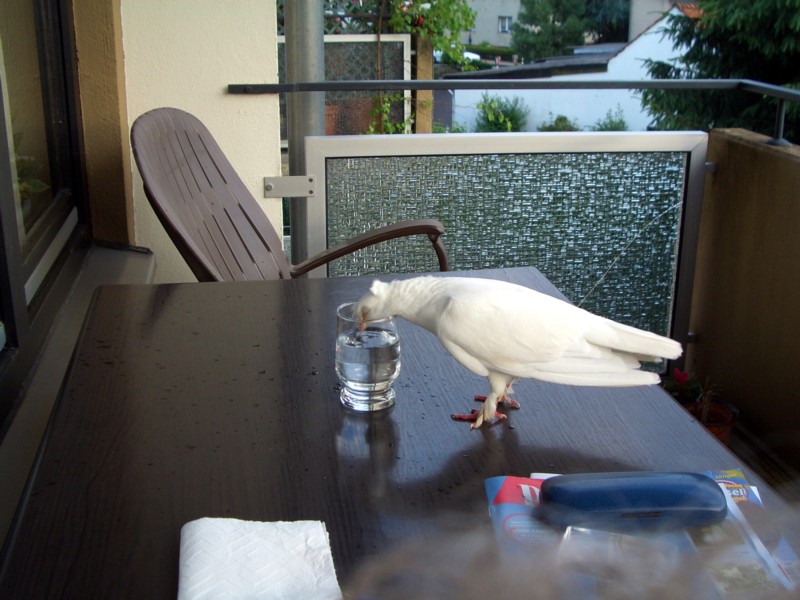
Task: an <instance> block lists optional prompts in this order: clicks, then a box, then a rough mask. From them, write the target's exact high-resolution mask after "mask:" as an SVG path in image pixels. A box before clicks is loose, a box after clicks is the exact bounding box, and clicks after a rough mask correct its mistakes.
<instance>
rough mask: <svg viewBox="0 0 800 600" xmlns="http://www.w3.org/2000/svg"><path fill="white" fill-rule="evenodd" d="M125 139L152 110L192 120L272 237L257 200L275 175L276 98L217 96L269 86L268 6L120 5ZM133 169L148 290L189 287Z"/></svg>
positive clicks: (213, 2)
mask: <svg viewBox="0 0 800 600" xmlns="http://www.w3.org/2000/svg"><path fill="white" fill-rule="evenodd" d="M121 7H122V11H121V14H122V39H123V47H124V52H125V88H126V100H127V108H128V130H130V126H131V125H132V124H133V121H134V120H135V119H136V117H138V116H139V115H140V114H142V113H144V112H146V111H148V110H150V109H153V108H157V107H160V106H173V107H176V108H181V109H183V110H186V111H188V112H190V113H193V114H194V115H196V116H197V117H198V118H199V119H200V120H201V121H203V122H204V123H205V124H206V126H207V127H208V128H209V129H210V130H211V132H212V133H213V134H214V137H215V138H216V139H217V141H218V142H219V144H220V146H221V147H222V149H223V150H224V151H225V153H226V154H227V155H228V158H229V159H230V161H231V163H232V164H233V165H234V167H235V168H236V169H237V171H238V172H239V175H240V176H241V177H242V179H243V181H244V182H245V184H246V185H247V186H248V187H249V189H250V190H251V192H252V193H253V195H254V196H255V197H256V198H257V199H258V200H259V201H260V202H261V205H262V207H263V208H264V210H265V211H266V213H267V215H268V217H269V218H270V220H271V221H272V223H273V224H275V226H276V227H280V226H281V219H282V217H281V214H282V213H281V201H280V199H269V200H265V199H263V191H262V190H263V183H262V179H263V177H264V176H276V175H280V173H281V167H280V145H279V144H280V141H279V135H280V127H279V125H280V115H279V109H278V98H277V96H269V95H256V96H240V95H229V94H227V93H226V88H227V85H228V84H230V83H277V81H278V60H277V34H276V11H275V1H274V0H225V2H219V1H218V0H122V4H121ZM131 163H132V165H133V168H132V171H133V192H134V198H133V208H134V223H135V238H136V239H135V242H136V244H139V245H142V246H147V247H149V248H150V249H152V250H153V251H154V252H155V254H156V264H157V268H156V282H166V281H192V280H194V276H193V275H192V273H191V271H190V270H189V268H188V267H187V266H186V265H185V263H184V261H183V259H182V258H181V257H180V255H179V254H178V253H177V251H176V250H175V248H174V246H173V244H172V242H170V240H169V238H168V237H167V235H166V233H165V232H164V230H163V228H162V227H161V224H160V223H159V222H158V219H157V218H156V216H155V213H154V212H153V211H152V209H151V208H150V205H149V203H148V202H147V199H146V198H145V196H144V192H143V190H142V184H141V179H140V177H139V173H138V171H137V170H136V166H135V164H133V160H132V159H131Z"/></svg>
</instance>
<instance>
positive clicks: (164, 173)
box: [131, 108, 290, 281]
mask: <svg viewBox="0 0 800 600" xmlns="http://www.w3.org/2000/svg"><path fill="white" fill-rule="evenodd" d="M131 142H132V145H133V150H134V157H135V159H136V163H137V165H138V166H139V171H140V172H141V174H142V180H143V182H144V187H145V193H146V195H147V198H148V200H149V201H150V203H151V205H152V206H153V208H154V210H155V212H156V214H157V215H158V218H159V220H160V221H161V223H162V224H163V225H164V228H165V229H166V230H167V232H168V234H169V236H170V238H171V239H172V241H173V242H174V243H175V245H176V247H177V248H178V250H179V251H180V253H181V255H182V256H183V257H184V259H185V260H186V262H187V263H188V264H189V266H190V267H191V269H192V271H193V272H194V274H195V275H196V276H197V278H198V279H199V280H201V281H235V280H252V279H280V278H289V277H290V270H289V262H288V260H287V258H286V255H285V254H284V252H283V247H282V241H281V238H280V237H279V236H278V234H277V232H276V231H275V229H274V227H273V226H272V224H271V223H270V222H269V219H267V217H266V215H265V214H264V212H263V210H262V209H261V207H260V206H259V205H258V202H256V200H255V198H254V197H253V195H252V194H251V193H250V192H249V190H248V189H247V187H246V186H245V185H244V183H243V182H242V180H241V178H240V177H239V175H238V174H237V173H236V171H235V170H234V169H233V167H232V165H231V164H230V162H229V161H228V159H227V157H226V156H225V155H224V154H223V152H222V150H221V149H220V147H219V145H218V144H217V142H216V140H214V138H213V136H212V135H211V133H210V132H209V131H208V129H207V128H206V127H205V125H203V123H202V122H200V121H199V120H198V119H197V118H196V117H194V116H193V115H190V114H189V113H186V112H184V111H181V110H178V109H175V108H159V109H155V110H152V111H150V112H147V113H145V114H143V115H142V116H140V117H139V118H138V119H137V120H136V122H135V123H134V125H133V128H132V130H131Z"/></svg>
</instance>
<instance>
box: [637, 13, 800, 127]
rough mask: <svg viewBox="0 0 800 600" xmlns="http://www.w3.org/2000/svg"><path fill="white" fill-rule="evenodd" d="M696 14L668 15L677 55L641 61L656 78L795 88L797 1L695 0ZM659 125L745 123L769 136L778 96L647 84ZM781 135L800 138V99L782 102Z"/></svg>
mask: <svg viewBox="0 0 800 600" xmlns="http://www.w3.org/2000/svg"><path fill="white" fill-rule="evenodd" d="M698 4H699V7H700V8H701V9H702V11H703V15H702V17H701V18H700V19H699V20H695V19H691V18H688V17H686V16H684V15H682V14H681V15H677V16H675V15H671V16H670V17H669V19H668V23H667V32H666V36H667V37H668V38H669V39H671V40H672V41H673V43H675V44H676V45H678V44H680V45H681V46H683V47H685V48H686V50H685V53H684V54H683V56H682V57H681V58H680V59H678V60H676V61H675V62H671V63H669V62H663V61H652V60H649V61H647V62H646V64H647V68H648V71H649V74H650V76H652V77H654V78H657V79H705V78H719V79H753V80H756V81H762V82H765V83H772V84H776V85H786V86H790V87H794V88H799V89H800V0H700V1H699V2H698ZM642 105H643V106H644V107H645V108H646V109H647V110H648V112H649V113H650V115H651V116H652V117H653V122H652V125H653V126H654V127H655V128H657V129H701V130H706V131H707V130H710V129H712V128H715V127H745V128H747V129H751V130H754V131H758V132H760V133H764V134H767V135H772V133H773V131H774V126H775V114H776V100H775V99H770V98H764V97H760V96H758V95H756V94H752V93H746V92H730V91H709V90H704V91H668V90H645V91H643V92H642ZM784 137H786V138H787V139H789V140H793V141H795V142H797V141H799V140H800V103H789V104H788V105H787V119H786V130H785V133H784Z"/></svg>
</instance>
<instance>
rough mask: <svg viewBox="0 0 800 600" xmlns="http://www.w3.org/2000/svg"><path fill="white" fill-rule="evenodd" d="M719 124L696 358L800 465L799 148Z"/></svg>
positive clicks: (691, 358) (753, 425)
mask: <svg viewBox="0 0 800 600" xmlns="http://www.w3.org/2000/svg"><path fill="white" fill-rule="evenodd" d="M767 139H768V138H766V137H765V136H762V135H758V134H755V133H751V132H748V131H744V130H739V129H732V130H716V131H713V132H712V133H711V136H710V139H709V146H708V160H709V161H711V162H714V163H717V171H716V173H715V174H713V175H708V176H707V179H706V188H705V198H704V204H703V214H702V219H701V229H700V242H699V247H698V268H697V274H696V279H695V282H696V283H695V290H694V301H693V311H692V325H691V328H692V330H693V331H694V332H696V333H697V335H698V341H697V343H696V344H693V345H692V346H691V347H690V348H689V349H688V352H687V359H688V361H687V364H688V365H689V366H690V368H694V369H695V371H696V372H697V373H698V375H699V376H700V378H701V381H703V380H704V379H705V377H706V376H708V377H709V378H710V381H711V383H714V384H718V385H719V386H720V387H721V388H722V392H723V396H724V397H725V398H727V399H729V400H730V401H732V402H733V403H735V404H736V405H737V406H738V407H739V409H740V410H741V420H742V422H743V423H744V424H746V426H747V427H748V428H749V429H750V430H751V431H752V432H753V433H755V434H756V435H757V436H758V437H759V438H760V439H761V441H763V442H764V443H765V444H766V445H767V446H768V447H769V448H770V449H771V450H773V451H774V452H775V453H776V454H777V455H778V456H779V457H781V458H782V459H784V460H785V461H786V462H788V463H790V464H792V465H793V466H795V467H797V468H800V366H798V357H800V235H799V233H800V229H798V226H799V225H800V147H798V146H791V147H788V148H779V147H775V146H769V145H766V144H765V143H764V142H765V141H766V140H767Z"/></svg>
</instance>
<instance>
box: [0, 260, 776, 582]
mask: <svg viewBox="0 0 800 600" xmlns="http://www.w3.org/2000/svg"><path fill="white" fill-rule="evenodd" d="M467 275H469V276H484V277H490V278H496V279H506V280H510V281H514V282H516V283H520V284H522V285H526V286H528V287H532V288H535V289H539V290H541V291H545V292H547V293H552V294H556V295H558V291H557V290H555V288H554V287H553V286H552V285H551V284H550V283H549V282H548V281H547V280H546V279H545V278H544V277H543V276H542V275H541V274H540V273H539V272H538V271H536V270H535V269H532V268H517V269H503V270H493V271H483V272H480V271H475V272H470V273H468V274H467ZM384 279H391V277H384ZM371 280H372V278H370V277H367V278H345V279H309V280H293V281H272V282H253V283H211V284H176V285H148V286H145V285H142V286H109V287H102V288H100V289H99V290H98V293H97V295H96V297H95V300H94V302H93V305H92V307H91V309H90V312H89V315H88V318H87V321H86V324H85V326H84V330H83V333H82V336H81V338H80V340H79V343H78V346H77V348H76V351H75V354H74V357H73V362H72V366H71V369H70V373H69V375H68V378H67V380H66V382H65V387H64V389H63V392H62V395H61V397H60V399H59V402H58V404H57V407H56V410H55V412H54V415H53V417H52V420H51V423H50V426H49V428H48V433H47V436H46V442H45V445H44V447H43V450H42V452H41V455H40V461H39V464H38V468H37V470H36V472H35V477H34V478H33V479H32V483H31V485H30V486H29V489H28V491H27V495H26V498H25V500H24V505H23V509H22V510H21V511H20V513H19V515H18V519H17V522H16V524H15V527H14V529H13V535H12V537H11V538H10V541H9V544H8V548H7V552H6V557H5V561H4V565H3V572H2V579H0V596H2V597H8V598H34V597H36V598H43V597H63V598H68V597H69V598H89V597H102V598H127V597H130V598H174V597H175V594H176V592H177V585H178V561H179V541H180V529H181V526H182V525H183V524H184V523H186V522H188V521H191V520H193V519H197V518H200V517H207V516H214V517H235V518H239V519H250V520H258V521H278V520H300V519H315V520H317V519H318V520H322V521H324V522H325V524H326V527H327V529H328V531H329V534H330V541H331V546H332V550H333V557H334V562H335V565H336V569H337V574H338V577H339V580H340V582H342V583H344V582H346V581H347V580H348V578H349V577H351V575H352V573H353V571H354V568H355V567H356V566H357V565H358V564H359V563H360V562H362V561H363V560H364V559H365V558H367V557H369V556H373V555H375V554H376V553H378V552H380V551H382V550H384V549H386V548H389V547H391V546H392V545H393V544H394V543H396V542H399V541H401V540H404V539H407V538H409V537H411V536H414V535H416V534H417V533H419V532H423V531H426V530H430V528H432V527H435V526H436V523H437V522H438V521H440V520H443V519H447V518H449V517H452V516H456V517H457V518H459V519H463V521H462V522H464V523H472V522H475V523H478V522H488V519H489V517H488V512H487V504H486V496H485V492H484V480H485V479H486V478H488V477H493V476H496V475H521V476H526V475H527V474H529V473H531V472H554V473H576V472H595V471H628V470H678V471H704V470H710V469H725V468H735V467H739V466H741V463H740V461H739V460H738V459H736V457H735V456H734V455H732V454H731V453H730V452H729V451H728V450H727V449H726V448H725V447H724V446H722V445H721V444H719V443H718V442H717V441H716V440H715V439H714V438H712V437H711V436H710V435H709V434H708V433H707V432H706V431H705V430H704V429H703V428H702V427H701V426H700V425H699V424H698V423H697V422H696V421H695V420H694V419H692V418H691V417H690V416H689V415H688V413H686V412H685V411H684V410H683V409H682V408H681V407H680V406H679V405H677V404H676V403H675V402H674V401H673V400H672V399H671V398H670V397H669V396H668V395H667V394H666V393H664V392H663V390H661V389H660V388H658V387H646V388H643V387H639V388H628V389H612V388H577V387H569V386H559V385H553V384H546V383H542V382H536V381H531V380H526V381H520V382H518V383H517V384H516V385H515V392H516V394H515V397H516V398H517V399H518V400H519V401H520V402H521V404H522V408H521V409H520V410H518V411H509V413H508V414H509V418H508V419H507V420H505V421H502V422H500V423H499V424H497V425H496V426H494V427H490V428H483V429H481V430H476V431H471V430H470V429H469V426H468V425H467V424H465V423H459V422H455V421H452V420H451V419H450V414H451V413H453V412H466V411H468V410H469V409H470V408H472V406H473V400H472V398H473V396H474V395H475V394H476V393H486V391H487V383H486V381H485V380H484V379H483V378H480V377H478V376H475V375H472V374H471V373H469V372H468V371H466V370H465V369H464V368H462V367H461V366H460V365H459V364H458V363H456V362H455V360H454V359H453V358H452V357H450V355H449V354H447V352H446V351H445V350H444V349H443V348H442V346H441V345H440V344H439V342H438V340H437V339H436V338H435V337H434V336H433V335H431V334H430V333H428V332H426V331H424V330H422V329H420V328H417V327H415V326H413V325H411V324H409V323H407V322H403V321H400V334H401V336H402V338H401V339H402V371H401V374H400V377H399V378H398V380H397V381H396V389H397V403H396V405H395V406H394V407H393V408H392V409H390V411H387V412H385V413H382V414H375V415H371V416H364V415H360V414H354V413H351V412H348V411H347V410H345V409H344V408H343V407H342V406H340V404H339V402H338V384H337V379H336V374H335V371H334V337H335V326H336V325H335V310H336V307H337V306H338V305H339V304H341V303H342V302H345V301H348V300H355V299H357V298H358V297H359V296H360V295H361V294H362V293H363V292H364V291H366V289H367V288H368V287H369V283H370V281H371ZM745 472H746V474H747V475H748V477H749V478H750V479H751V481H752V483H755V484H759V486H760V488H761V490H762V495H763V496H764V499H765V503H766V505H767V506H768V507H769V506H770V503H780V500H778V499H777V497H776V496H775V495H774V494H773V493H772V492H771V491H770V490H769V489H768V488H767V487H766V486H765V485H764V484H763V482H760V480H759V479H758V478H757V477H756V475H755V474H754V473H751V472H749V471H748V470H747V469H745Z"/></svg>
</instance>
